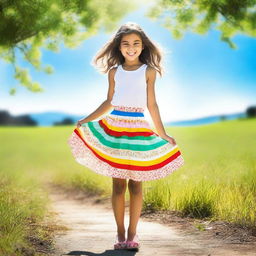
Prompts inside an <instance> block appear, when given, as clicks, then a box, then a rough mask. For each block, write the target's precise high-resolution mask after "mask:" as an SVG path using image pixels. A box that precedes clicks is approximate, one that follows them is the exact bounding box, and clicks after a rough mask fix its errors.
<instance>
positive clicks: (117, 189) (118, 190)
mask: <svg viewBox="0 0 256 256" xmlns="http://www.w3.org/2000/svg"><path fill="white" fill-rule="evenodd" d="M126 186H127V185H126V179H119V178H113V193H115V194H123V193H125V191H126Z"/></svg>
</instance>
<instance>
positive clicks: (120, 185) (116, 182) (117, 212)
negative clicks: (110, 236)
mask: <svg viewBox="0 0 256 256" xmlns="http://www.w3.org/2000/svg"><path fill="white" fill-rule="evenodd" d="M112 181H113V183H112V184H113V187H112V208H113V211H114V216H115V220H116V224H117V234H118V238H119V241H120V242H121V241H125V226H124V214H125V191H126V186H127V184H126V179H119V178H112Z"/></svg>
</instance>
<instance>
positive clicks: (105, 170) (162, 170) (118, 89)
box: [68, 22, 184, 250]
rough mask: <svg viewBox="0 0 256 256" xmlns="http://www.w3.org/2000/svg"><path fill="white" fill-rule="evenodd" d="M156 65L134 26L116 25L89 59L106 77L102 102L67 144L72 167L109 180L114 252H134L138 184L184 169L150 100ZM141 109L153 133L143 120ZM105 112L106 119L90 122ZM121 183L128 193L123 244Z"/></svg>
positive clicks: (154, 52) (154, 53)
mask: <svg viewBox="0 0 256 256" xmlns="http://www.w3.org/2000/svg"><path fill="white" fill-rule="evenodd" d="M161 59H162V55H161V53H160V50H159V49H158V48H157V47H156V46H155V45H154V43H153V42H152V41H151V40H150V39H149V38H148V37H147V36H146V34H145V33H144V32H143V30H142V29H141V27H140V26H139V25H137V24H136V23H132V22H128V23H126V24H124V25H122V26H121V27H120V28H119V30H118V31H117V33H116V34H115V36H114V37H113V38H112V39H111V40H110V41H109V42H108V43H107V44H106V45H105V46H104V47H103V49H102V50H101V51H100V52H99V53H98V54H97V55H96V57H95V59H94V64H95V65H96V66H99V65H98V62H99V60H100V61H101V67H103V68H104V72H105V73H107V72H108V71H109V72H108V81H109V89H108V95H107V99H106V100H105V101H104V102H103V103H102V104H101V105H100V106H99V107H98V108H97V109H96V110H95V111H94V112H93V113H91V114H90V115H89V116H87V117H86V118H84V119H82V120H79V121H78V122H77V127H76V128H75V129H74V131H73V132H72V134H71V136H70V138H69V140H68V143H69V145H70V146H71V150H72V154H73V155H74V157H75V159H76V161H77V162H78V163H80V164H82V165H84V166H86V167H88V168H90V169H91V170H93V171H94V172H96V173H98V174H102V175H105V176H110V177H112V186H113V192H112V198H111V199H112V207H113V211H114V216H115V220H116V224H117V235H116V241H115V244H114V249H131V250H138V248H139V247H140V243H139V238H138V235H137V233H136V227H137V223H138V220H139V217H140V214H141V209H142V181H148V180H154V179H160V178H164V177H165V176H167V175H168V174H170V173H172V172H173V171H174V170H176V169H178V168H180V167H181V166H182V165H183V164H184V159H183V158H182V155H181V152H180V150H179V147H178V146H177V144H176V142H175V139H174V138H172V137H170V136H168V135H167V133H166V131H165V129H164V126H163V124H162V121H161V118H160V114H159V109H158V105H157V102H156V98H155V89H154V86H155V78H156V72H159V74H160V75H161V76H162V68H161V66H160V61H161ZM115 65H116V66H115ZM114 66H115V67H114ZM146 108H147V109H148V110H149V112H150V115H151V117H152V120H153V122H154V125H155V128H156V130H157V133H155V132H154V131H153V130H152V129H151V128H150V125H149V123H148V121H147V120H146V119H145V117H144V113H143V112H144V110H145V109H146ZM109 110H112V111H111V113H108V114H107V115H105V116H104V117H103V118H101V119H100V120H98V121H92V120H94V119H96V118H98V117H100V116H102V115H103V114H105V113H106V112H108V111H109ZM126 179H129V181H128V188H129V193H130V219H129V227H128V230H127V238H126V237H125V226H124V213H125V191H126V186H127V183H126Z"/></svg>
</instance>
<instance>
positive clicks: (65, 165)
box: [0, 118, 256, 255]
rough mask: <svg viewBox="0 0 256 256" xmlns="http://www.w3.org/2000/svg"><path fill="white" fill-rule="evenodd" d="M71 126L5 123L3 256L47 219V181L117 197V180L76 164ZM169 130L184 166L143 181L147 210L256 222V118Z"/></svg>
mask: <svg viewBox="0 0 256 256" xmlns="http://www.w3.org/2000/svg"><path fill="white" fill-rule="evenodd" d="M73 129H74V126H57V127H0V140H1V142H2V143H1V145H2V146H1V148H0V156H1V162H0V254H1V255H13V253H14V252H15V253H16V254H15V255H22V254H19V253H20V251H19V250H18V249H17V248H18V247H19V246H23V247H27V248H29V246H30V245H29V243H28V241H27V238H26V237H27V234H28V233H29V232H31V230H30V229H29V226H30V223H31V221H32V222H35V223H36V222H38V221H41V220H42V219H43V218H44V216H45V214H46V213H47V205H48V203H49V200H48V198H47V191H45V189H43V184H45V183H48V182H52V183H55V184H59V185H62V186H65V187H76V188H80V189H81V190H86V191H90V192H92V193H96V194H98V195H100V196H110V195H111V190H112V179H111V177H106V176H102V175H99V174H96V173H94V172H92V171H91V170H88V169H86V168H85V167H84V166H82V165H80V164H78V163H77V162H76V161H75V159H74V157H73V155H72V154H71V151H70V148H69V145H68V144H67V139H68V137H69V136H70V134H71V132H72V131H73ZM166 131H167V132H168V134H170V135H172V136H173V137H174V138H175V139H176V141H177V144H178V146H179V147H180V150H181V153H182V154H183V157H184V160H185V165H184V166H183V167H182V168H180V169H178V170H177V171H175V172H174V173H173V174H171V175H169V176H168V177H166V178H165V179H160V180H154V181H147V182H144V183H143V189H144V204H143V207H144V209H145V208H150V209H172V210H178V211H181V212H182V213H184V214H185V215H189V216H194V217H210V218H213V219H223V220H227V221H231V222H235V223H239V224H242V225H246V226H253V227H255V226H256V147H255V144H256V143H255V142H256V118H254V119H247V120H230V121H223V122H220V123H215V124H208V125H202V126H193V127H167V128H166ZM126 198H127V200H129V193H128V191H127V193H126ZM40 232H42V231H40V230H38V236H43V234H42V233H40Z"/></svg>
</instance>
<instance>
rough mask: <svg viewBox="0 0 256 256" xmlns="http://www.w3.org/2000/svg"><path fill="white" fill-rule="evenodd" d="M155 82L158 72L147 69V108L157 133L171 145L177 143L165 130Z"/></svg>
mask: <svg viewBox="0 0 256 256" xmlns="http://www.w3.org/2000/svg"><path fill="white" fill-rule="evenodd" d="M155 80H156V70H155V69H154V68H150V67H149V68H147V108H148V110H149V113H150V115H151V118H152V120H153V122H154V125H155V128H156V130H157V133H158V134H159V136H160V137H162V138H163V139H166V140H168V141H170V142H171V143H176V142H175V140H174V138H172V137H170V136H168V134H167V133H166V131H165V129H164V125H163V123H162V120H161V117H160V113H159V108H158V105H157V102H156V96H155Z"/></svg>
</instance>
